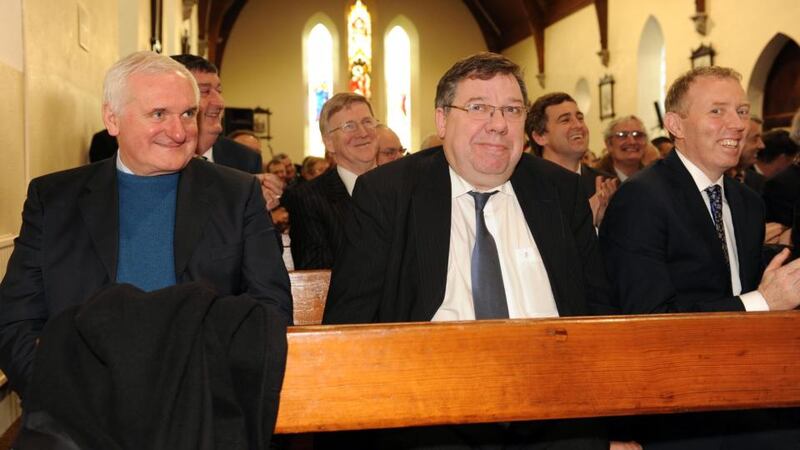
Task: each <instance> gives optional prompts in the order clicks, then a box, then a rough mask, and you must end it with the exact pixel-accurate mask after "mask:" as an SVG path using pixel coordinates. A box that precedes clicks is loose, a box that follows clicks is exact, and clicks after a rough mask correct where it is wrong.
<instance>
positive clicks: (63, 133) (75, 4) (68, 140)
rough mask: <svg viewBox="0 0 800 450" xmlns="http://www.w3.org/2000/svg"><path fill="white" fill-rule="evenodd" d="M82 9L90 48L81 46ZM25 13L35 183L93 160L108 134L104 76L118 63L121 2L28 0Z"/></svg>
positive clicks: (30, 155) (31, 166)
mask: <svg viewBox="0 0 800 450" xmlns="http://www.w3.org/2000/svg"><path fill="white" fill-rule="evenodd" d="M79 5H80V6H82V7H83V8H84V11H85V13H86V15H85V18H86V22H87V26H86V27H85V28H84V30H85V32H86V39H85V41H86V44H87V47H88V49H84V48H82V47H81V46H80V45H79V43H78V36H79V31H78V29H79V25H78V22H79V20H78V15H79V14H78V10H79ZM24 6H25V10H24V27H23V30H24V31H23V33H24V41H25V90H24V92H25V111H26V114H25V128H26V139H27V148H28V158H29V171H28V175H29V176H30V177H36V176H39V175H42V174H46V173H50V172H54V171H57V170H62V169H65V168H69V167H75V166H78V165H81V164H84V163H85V162H86V161H87V159H88V156H87V155H88V149H89V143H90V141H91V137H92V135H93V134H94V133H95V132H97V131H99V130H101V129H102V128H103V123H102V119H101V114H100V110H101V106H102V90H103V76H104V75H105V72H106V70H107V69H108V68H109V67H110V66H111V64H113V63H114V62H115V61H116V60H117V55H118V49H119V47H118V35H117V33H118V31H117V30H118V28H117V17H118V16H117V2H109V1H105V0H80V1H76V0H63V1H59V2H51V1H44V0H28V1H26V2H25V5H24Z"/></svg>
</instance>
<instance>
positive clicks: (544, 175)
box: [323, 53, 609, 449]
mask: <svg viewBox="0 0 800 450" xmlns="http://www.w3.org/2000/svg"><path fill="white" fill-rule="evenodd" d="M527 104H528V94H527V90H526V87H525V82H524V81H523V79H522V75H521V71H520V68H519V66H517V65H516V64H515V63H513V62H512V61H510V60H508V59H507V58H506V57H504V56H502V55H498V54H495V53H479V54H476V55H473V56H470V57H468V58H465V59H462V60H461V61H458V62H457V63H456V64H455V65H454V66H453V67H452V68H450V70H449V71H448V72H447V73H446V74H445V75H444V76H443V77H442V78H441V80H440V81H439V84H438V87H437V91H436V103H435V106H436V115H435V117H436V128H437V132H438V135H439V137H441V138H442V140H443V142H444V144H443V145H442V146H438V147H434V148H430V149H427V150H423V151H420V152H417V153H414V154H413V155H410V156H406V157H403V158H400V159H399V160H397V161H395V162H393V163H391V164H386V165H384V166H380V167H378V168H376V169H375V170H373V171H371V172H369V173H366V174H364V175H362V176H361V177H359V179H358V182H357V183H356V187H355V191H354V193H353V208H352V212H351V214H352V216H353V217H352V220H350V221H349V222H348V227H347V229H346V233H347V236H346V237H347V239H346V242H345V244H344V248H343V250H342V253H341V254H340V255H339V257H338V259H337V261H336V265H335V266H334V269H333V273H332V279H331V285H330V291H329V293H328V299H327V304H326V307H325V313H324V317H323V323H326V324H343V323H370V322H409V321H455V320H481V319H499V318H530V317H559V316H573V315H586V314H591V313H592V312H595V309H594V307H593V306H594V305H596V304H604V303H603V301H604V300H605V299H602V298H601V297H603V295H604V293H605V292H606V285H605V274H604V271H603V268H602V262H601V260H600V254H599V249H598V246H597V239H596V236H595V232H594V227H593V226H592V213H591V210H590V209H589V204H588V202H587V200H586V195H585V194H584V192H583V189H582V187H581V184H580V179H579V177H578V176H577V175H576V174H573V173H569V172H568V171H566V170H563V169H562V168H560V167H558V166H556V165H554V164H552V163H549V162H547V161H544V160H542V159H540V158H536V157H533V156H531V155H528V154H523V147H524V144H525V116H526V106H527ZM595 425H596V423H595V422H593V421H550V422H547V423H544V422H541V423H521V424H511V425H510V426H508V427H504V426H502V425H499V424H497V425H495V424H491V425H488V426H486V427H480V426H479V427H470V426H455V427H426V428H422V429H419V428H415V429H406V430H397V431H387V432H385V433H377V434H376V438H375V439H376V440H377V442H372V443H370V445H366V446H365V447H366V448H414V449H433V448H445V447H446V448H448V449H462V448H463V449H467V448H479V447H478V442H482V443H483V444H497V447H489V446H488V445H487V446H486V447H480V448H519V449H523V448H525V449H527V448H545V445H546V444H552V445H554V446H553V447H546V448H598V449H601V448H602V449H608V448H609V442H608V440H607V439H603V438H602V437H601V435H602V433H601V432H598V430H595V428H594V427H595ZM351 445H352V443H351ZM504 445H506V446H509V447H505V446H504ZM514 445H516V446H514ZM537 445H540V446H541V447H537ZM342 448H345V447H342ZM347 448H353V447H351V446H350V445H348V446H347Z"/></svg>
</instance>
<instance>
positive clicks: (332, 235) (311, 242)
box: [284, 93, 378, 269]
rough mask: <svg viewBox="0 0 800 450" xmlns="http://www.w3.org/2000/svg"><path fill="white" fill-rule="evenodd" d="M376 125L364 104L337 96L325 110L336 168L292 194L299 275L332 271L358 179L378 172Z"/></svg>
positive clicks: (323, 127) (323, 121)
mask: <svg viewBox="0 0 800 450" xmlns="http://www.w3.org/2000/svg"><path fill="white" fill-rule="evenodd" d="M377 125H378V121H377V120H376V119H375V117H374V115H373V113H372V106H371V105H370V104H369V102H368V101H367V99H366V98H364V97H362V96H360V95H358V94H351V93H339V94H336V95H334V96H333V97H331V98H330V99H329V100H328V101H327V102H325V105H323V106H322V112H321V113H320V119H319V127H320V133H322V140H323V142H324V143H325V149H326V150H327V151H328V152H329V153H330V154H332V155H333V157H334V158H335V159H336V166H335V167H333V168H331V169H329V170H328V171H327V172H325V173H324V174H322V175H320V176H319V177H317V178H315V179H314V180H312V181H309V182H307V183H302V184H300V185H299V186H297V187H296V188H295V189H293V190H290V191H289V192H290V193H289V194H288V195H287V196H286V198H285V199H284V203H285V205H286V207H287V209H288V210H289V220H290V222H291V227H290V228H289V234H290V236H291V240H292V259H293V260H294V267H295V269H330V268H331V267H333V265H334V262H335V261H336V259H337V257H338V254H339V250H340V247H341V244H342V242H343V241H344V223H345V220H346V219H347V217H348V216H349V215H350V207H351V200H350V195H351V194H352V192H353V186H354V185H355V183H356V178H357V177H359V176H360V175H362V174H364V173H365V172H367V171H369V170H370V169H372V168H373V167H375V158H376V155H377V152H378V137H377V133H376V131H375V127H377Z"/></svg>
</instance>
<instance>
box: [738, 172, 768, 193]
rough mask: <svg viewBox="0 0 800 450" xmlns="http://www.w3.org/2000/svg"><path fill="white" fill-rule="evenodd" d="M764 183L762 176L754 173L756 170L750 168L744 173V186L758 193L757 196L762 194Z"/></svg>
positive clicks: (765, 179) (764, 179)
mask: <svg viewBox="0 0 800 450" xmlns="http://www.w3.org/2000/svg"><path fill="white" fill-rule="evenodd" d="M766 181H767V178H766V177H765V176H764V175H761V174H760V173H758V172H756V169H754V168H753V167H750V168H748V169H747V170H745V171H744V184H746V185H747V186H750V189H752V190H754V191H756V192H758V193H759V194H761V193H762V192H764V183H765V182H766Z"/></svg>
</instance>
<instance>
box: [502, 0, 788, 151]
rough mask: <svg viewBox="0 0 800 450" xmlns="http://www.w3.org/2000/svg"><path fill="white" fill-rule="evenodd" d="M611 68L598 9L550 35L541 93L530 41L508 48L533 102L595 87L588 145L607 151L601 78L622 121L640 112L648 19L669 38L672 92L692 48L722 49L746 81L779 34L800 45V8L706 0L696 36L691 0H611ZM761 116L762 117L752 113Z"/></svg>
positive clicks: (761, 0) (756, 0)
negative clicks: (611, 87)
mask: <svg viewBox="0 0 800 450" xmlns="http://www.w3.org/2000/svg"><path fill="white" fill-rule="evenodd" d="M608 3H609V6H608V9H609V12H608V13H609V35H608V47H609V51H610V52H611V61H610V64H609V67H608V68H606V67H603V66H602V65H601V64H600V59H599V57H597V55H596V52H597V51H598V50H599V49H600V38H599V31H598V25H597V18H596V13H595V9H594V5H591V6H588V7H586V8H583V9H581V10H580V11H578V12H576V13H575V14H573V15H571V16H570V17H567V18H566V19H564V20H562V21H559V22H558V23H556V24H554V25H552V26H550V27H548V28H547V29H546V30H545V73H546V76H547V84H546V88H545V89H541V88H539V86H538V84H537V83H536V80H535V78H534V76H535V74H536V53H535V47H534V45H533V39H532V38H529V39H526V40H525V41H523V42H520V43H519V44H516V45H514V46H512V47H511V48H509V49H507V50H505V52H504V53H505V54H507V55H508V56H509V57H510V58H512V59H514V60H515V61H517V62H518V63H519V64H521V65H523V66H527V69H528V71H527V77H526V81H527V83H528V86H529V88H530V90H531V91H532V92H531V97H532V98H535V97H536V96H538V95H541V94H542V93H546V92H552V91H566V92H568V93H573V92H574V89H575V84H576V83H577V81H578V79H579V78H580V77H585V78H586V79H587V80H588V81H589V83H590V86H591V98H592V106H591V108H590V110H589V111H587V123H588V125H589V128H590V130H591V143H590V147H591V149H592V150H594V151H595V152H599V151H600V150H601V149H602V148H603V143H602V137H601V136H602V130H603V128H604V125H605V124H606V123H607V121H604V122H601V121H600V118H599V112H598V110H597V107H598V105H597V101H598V100H597V99H598V95H599V94H598V91H597V89H598V87H597V83H598V81H599V79H600V78H601V77H602V76H603V75H604V74H606V73H610V74H612V75H613V76H614V78H615V80H616V85H615V99H614V100H615V110H616V113H617V115H622V114H632V113H636V111H637V98H636V95H637V81H638V80H637V79H638V75H637V64H636V57H637V50H638V47H639V38H640V35H641V33H642V30H643V28H644V25H645V23H646V22H647V19H648V18H649V17H650V16H651V15H652V16H654V17H655V18H656V19H657V20H658V22H659V24H660V26H661V30H662V32H663V33H664V40H665V50H666V75H667V86H669V83H670V82H671V81H672V80H674V79H675V78H676V77H677V76H678V75H680V74H681V73H683V72H684V71H686V70H688V69H690V67H691V66H690V61H689V55H690V54H691V50H692V49H695V48H697V47H699V46H700V44H701V43H706V44H707V43H711V44H712V45H713V47H714V49H715V50H716V51H717V56H716V58H715V63H716V64H717V65H723V66H730V67H733V68H735V69H736V70H738V71H740V72H741V73H742V75H743V77H744V80H743V85H744V86H745V87H747V86H748V82H749V78H750V76H751V73H752V71H753V68H754V65H755V63H756V60H757V59H758V57H759V55H760V54H761V51H762V50H763V49H764V46H765V45H767V43H768V42H769V41H770V40H771V39H772V37H773V36H775V34H776V33H778V32H781V33H784V34H786V35H788V36H789V37H791V38H793V39H794V40H795V41H797V42H800V28H798V25H797V24H798V23H800V2H798V1H797V0H709V1H708V2H706V4H707V8H708V13H709V15H710V17H711V25H710V29H709V33H708V35H707V36H705V37H703V36H701V35H699V34H697V32H695V29H694V24H693V23H692V21H691V20H689V17H690V16H692V15H693V14H694V3H695V2H694V1H692V0H670V1H657V0H609V2H608ZM755 112H757V113H760V112H761V111H755Z"/></svg>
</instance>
